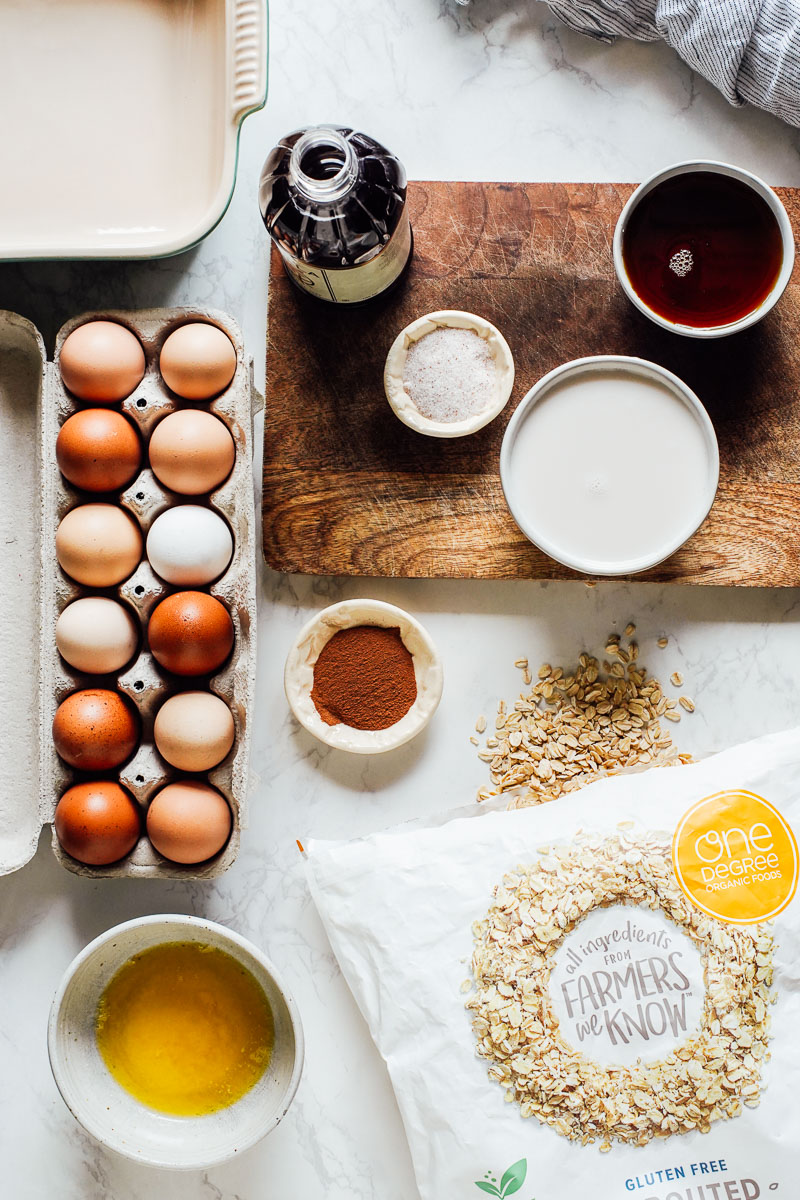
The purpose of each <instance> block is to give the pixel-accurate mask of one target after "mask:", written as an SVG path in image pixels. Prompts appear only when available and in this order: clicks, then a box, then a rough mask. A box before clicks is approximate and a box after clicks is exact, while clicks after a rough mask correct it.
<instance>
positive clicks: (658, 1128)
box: [466, 825, 774, 1151]
mask: <svg viewBox="0 0 800 1200" xmlns="http://www.w3.org/2000/svg"><path fill="white" fill-rule="evenodd" d="M612 906H615V907H616V911H617V913H618V914H619V915H620V919H621V920H622V921H623V922H627V924H626V928H627V930H628V933H627V936H628V938H631V937H632V938H633V939H634V940H635V939H636V938H637V937H638V938H640V940H642V941H643V942H645V943H648V942H652V943H653V944H652V945H645V946H644V949H637V950H636V951H635V952H634V953H633V955H632V957H631V958H626V957H625V956H626V954H630V953H631V952H630V951H623V953H622V954H620V955H619V956H617V955H615V954H614V953H611V952H609V953H606V954H605V955H604V961H605V962H606V963H607V962H608V961H609V960H611V963H612V965H609V966H606V967H604V968H603V969H601V970H593V971H592V970H590V969H589V968H587V969H586V970H585V971H583V973H581V972H580V971H578V969H577V967H576V966H575V965H573V964H570V965H569V966H568V967H567V970H574V971H575V977H574V980H573V981H571V982H568V983H565V984H563V986H562V987H561V988H560V992H559V995H560V998H561V999H560V1003H561V1008H562V1010H563V1007H564V1004H566V1011H567V1012H568V1013H569V1014H570V1015H571V1016H572V1017H574V1018H575V1022H576V1023H570V1022H565V1021H563V1020H560V1019H559V1016H558V1012H557V1006H556V1003H555V1002H554V994H551V991H552V989H551V984H552V982H553V975H554V971H555V969H556V967H557V965H558V964H557V955H558V954H559V951H560V950H562V948H563V947H564V942H565V939H566V938H567V937H568V935H569V934H570V933H572V932H573V931H574V930H576V931H577V932H578V933H580V927H581V923H582V922H584V921H586V925H588V924H589V921H588V920H587V918H588V917H589V914H596V913H597V911H598V910H601V909H610V908H611V907H612ZM620 906H624V907H623V908H621V907H620ZM648 910H649V912H653V913H656V914H658V915H659V916H660V918H662V919H663V921H662V922H661V923H662V924H664V925H665V926H669V928H670V929H671V930H672V931H673V932H674V934H675V936H676V938H678V939H679V940H680V937H681V935H684V937H685V938H686V939H688V941H689V942H690V943H692V945H693V947H694V951H696V952H697V953H696V954H695V958H697V956H698V955H699V960H698V973H697V979H698V986H697V987H696V988H695V989H694V991H695V993H696V1014H695V1016H696V1019H691V1020H690V1019H689V1018H688V1017H687V1007H686V997H687V996H691V987H690V980H689V978H688V976H687V973H686V969H685V967H683V966H682V965H681V964H682V963H683V962H684V960H683V959H682V958H681V957H680V955H677V954H675V953H674V952H672V953H670V952H668V950H665V949H663V946H664V945H667V944H669V941H670V939H669V937H667V936H663V935H662V934H660V933H658V932H650V933H646V932H644V931H643V930H642V929H640V928H639V927H638V924H637V914H638V915H641V914H644V915H642V918H641V919H642V922H644V920H645V916H647V919H648V921H652V918H651V917H650V916H649V913H648ZM584 928H585V926H584ZM631 931H632V932H631ZM473 938H474V952H473V956H472V974H473V978H474V993H473V994H472V995H471V997H470V999H469V1000H468V1001H467V1005H466V1007H467V1008H468V1009H469V1010H470V1011H471V1014H472V1028H473V1030H474V1033H475V1035H476V1038H477V1042H478V1044H477V1053H478V1054H479V1055H480V1056H481V1057H483V1058H485V1059H488V1060H489V1062H490V1063H491V1066H490V1067H489V1071H488V1073H489V1077H490V1078H491V1079H493V1080H495V1081H496V1082H497V1083H499V1084H501V1085H502V1087H503V1088H504V1089H505V1093H506V1100H507V1101H508V1102H509V1103H513V1102H516V1103H517V1104H518V1105H519V1106H520V1112H521V1115H522V1116H523V1117H530V1116H536V1117H537V1118H538V1119H539V1120H540V1121H541V1122H543V1123H545V1124H547V1125H550V1126H551V1127H552V1128H553V1129H555V1130H556V1131H557V1132H558V1133H559V1134H562V1135H563V1136H564V1137H567V1138H570V1139H571V1140H574V1141H580V1142H582V1143H583V1144H590V1143H595V1142H597V1143H599V1149H600V1150H601V1151H607V1150H609V1149H610V1148H611V1144H612V1142H613V1141H614V1140H617V1141H620V1142H627V1143H632V1144H635V1145H639V1146H642V1145H645V1144H646V1143H647V1142H649V1141H650V1140H651V1139H652V1138H654V1137H669V1136H670V1135H672V1134H677V1133H687V1132H689V1131H691V1130H699V1131H700V1132H702V1133H707V1132H708V1130H709V1128H710V1126H711V1123H712V1122H713V1121H716V1120H719V1119H722V1118H731V1117H736V1116H738V1115H739V1114H740V1113H741V1112H742V1108H743V1105H749V1106H755V1105H757V1104H758V1103H759V1099H760V1094H761V1089H762V1069H763V1065H764V1063H765V1062H766V1061H767V1060H768V1059H769V1050H768V1042H769V1026H770V1018H769V1013H768V1009H769V1005H770V1003H772V1002H773V1000H774V995H773V993H772V991H771V988H772V971H773V968H772V950H773V939H772V934H771V932H770V927H769V926H767V925H766V924H761V925H751V926H748V927H746V928H743V927H741V926H733V925H729V924H726V923H724V922H722V921H719V920H718V919H716V918H715V917H712V916H708V915H706V914H705V913H703V912H701V911H700V910H699V909H697V908H695V906H694V905H692V904H691V903H690V901H689V900H688V898H687V897H686V896H685V894H684V893H683V892H682V891H681V889H680V887H679V886H678V883H677V881H676V879H675V876H674V874H673V870H672V864H671V858H670V841H669V839H668V838H667V837H666V835H660V834H643V833H640V832H637V833H636V834H635V835H634V834H633V833H632V832H631V829H630V826H629V825H628V826H626V827H624V828H623V827H621V828H620V831H619V833H617V834H615V835H614V836H611V837H609V836H604V835H600V834H597V835H593V834H590V833H581V834H579V835H578V837H577V838H576V839H575V840H574V841H573V842H571V843H570V844H569V845H554V846H550V847H544V848H542V849H541V850H540V851H539V854H538V859H537V861H536V862H535V863H533V864H530V865H522V866H518V867H517V868H516V870H514V871H512V872H509V873H508V874H507V875H506V876H505V877H504V878H503V881H502V884H501V885H499V886H498V887H497V888H496V890H495V895H494V899H493V901H492V903H491V905H490V907H489V911H488V914H487V917H486V919H485V920H482V921H479V922H476V924H475V925H474V926H473ZM659 939H660V940H661V948H659V946H658V942H659ZM600 941H601V943H603V944H602V945H601V947H600V950H597V946H596V939H595V941H592V942H591V943H590V947H591V949H592V950H593V952H596V954H600V953H601V952H602V951H603V950H607V951H609V950H610V943H611V939H610V938H609V939H600ZM606 943H608V944H606ZM570 944H572V943H570ZM616 948H617V946H616V943H615V945H614V949H616ZM584 949H587V947H586V946H584ZM689 949H690V953H694V951H692V950H691V947H690V948H689ZM568 953H569V952H568ZM637 954H638V955H639V958H638V959H637V958H636V955H637ZM641 955H645V957H641ZM571 956H572V958H573V959H574V960H575V963H577V962H578V960H579V957H580V955H579V954H577V953H576V952H575V951H572V952H571ZM616 957H619V958H620V962H619V964H616V962H615V961H614V960H615V958H616ZM559 961H561V959H559ZM559 969H560V968H559ZM623 994H624V995H626V996H628V997H630V996H631V995H632V996H633V1002H632V1003H631V1004H629V1005H628V1007H627V1008H624V1009H620V1008H619V1007H618V1006H617V1007H615V1005H617V1002H618V1001H619V1000H620V997H622V996H623ZM562 1016H563V1011H562ZM567 1026H569V1029H570V1030H571V1031H573V1032H574V1031H575V1030H576V1029H577V1030H578V1031H579V1034H578V1037H579V1038H580V1037H583V1036H584V1033H586V1035H587V1039H588V1040H589V1041H591V1035H592V1034H595V1035H597V1037H598V1038H604V1039H605V1041H606V1042H607V1043H608V1044H609V1045H612V1046H613V1044H614V1043H615V1042H618V1043H620V1044H621V1043H623V1042H625V1041H626V1040H628V1041H631V1042H632V1043H633V1046H634V1049H633V1051H632V1053H634V1054H636V1053H637V1048H639V1047H641V1048H642V1049H643V1050H644V1053H641V1054H640V1056H638V1057H635V1059H634V1061H631V1062H630V1063H628V1064H627V1065H618V1064H615V1063H614V1062H613V1061H612V1062H610V1063H609V1062H607V1063H603V1062H601V1061H598V1058H597V1057H596V1056H595V1055H594V1054H593V1053H592V1052H590V1051H589V1050H582V1049H579V1048H577V1047H576V1046H575V1045H573V1044H572V1043H571V1041H570V1040H567V1037H566V1036H565V1033H566V1029H567ZM651 1033H652V1034H655V1035H662V1034H666V1036H667V1038H668V1039H669V1038H671V1039H672V1041H671V1044H672V1045H673V1048H672V1049H670V1050H669V1051H668V1052H667V1053H665V1054H662V1055H661V1056H659V1057H655V1058H652V1059H651V1058H648V1057H647V1056H646V1046H647V1040H646V1039H647V1038H648V1037H649V1036H650V1035H651ZM684 1034H685V1036H684ZM576 1040H577V1039H576ZM656 1040H657V1039H656ZM662 1044H663V1043H662ZM611 1057H612V1059H613V1051H612V1052H611Z"/></svg>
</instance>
